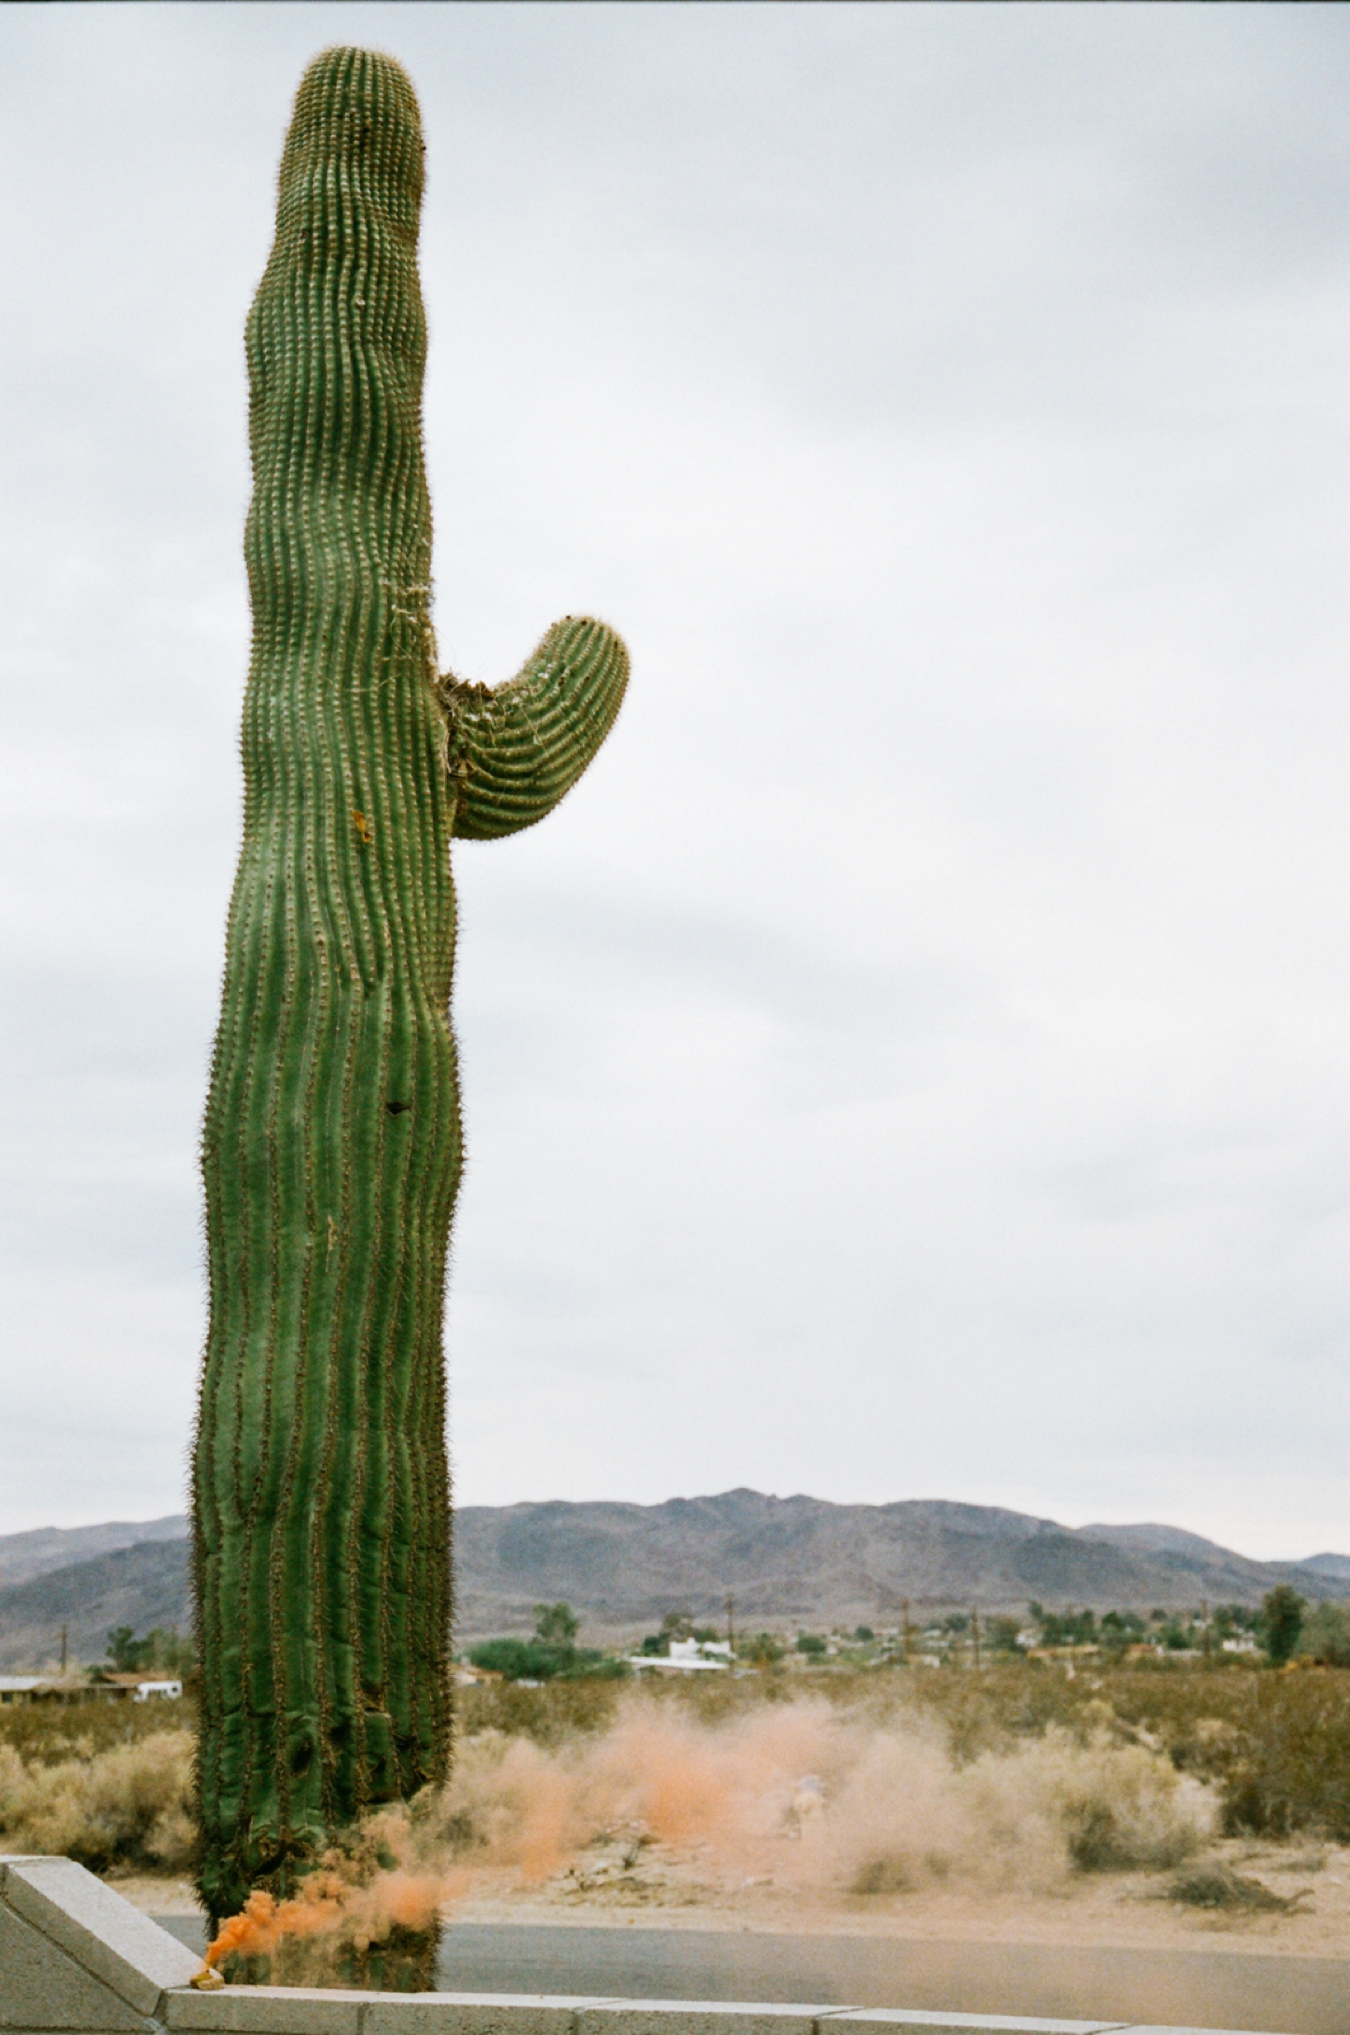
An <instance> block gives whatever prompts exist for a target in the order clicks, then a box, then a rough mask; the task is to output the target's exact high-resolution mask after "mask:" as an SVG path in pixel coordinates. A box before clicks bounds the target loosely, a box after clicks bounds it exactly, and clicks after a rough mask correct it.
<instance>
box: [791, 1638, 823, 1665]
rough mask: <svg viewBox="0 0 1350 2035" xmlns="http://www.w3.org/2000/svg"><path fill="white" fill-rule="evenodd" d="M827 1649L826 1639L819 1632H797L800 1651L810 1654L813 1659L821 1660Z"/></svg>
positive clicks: (798, 1649)
mask: <svg viewBox="0 0 1350 2035" xmlns="http://www.w3.org/2000/svg"><path fill="white" fill-rule="evenodd" d="M826 1650H827V1649H826V1645H825V1641H824V1640H823V1639H822V1638H821V1636H820V1634H819V1633H818V1632H799V1633H798V1634H797V1651H798V1653H805V1654H810V1655H811V1657H812V1658H813V1659H815V1660H819V1659H820V1658H821V1656H822V1655H823V1654H824V1653H825V1652H826Z"/></svg>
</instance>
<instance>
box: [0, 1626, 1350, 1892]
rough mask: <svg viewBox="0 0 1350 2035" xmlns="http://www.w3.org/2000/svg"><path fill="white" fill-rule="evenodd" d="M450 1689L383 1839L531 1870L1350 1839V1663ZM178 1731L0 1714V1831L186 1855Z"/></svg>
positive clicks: (165, 1725) (1148, 1853) (1046, 1864)
mask: <svg viewBox="0 0 1350 2035" xmlns="http://www.w3.org/2000/svg"><path fill="white" fill-rule="evenodd" d="M457 1694H458V1699H459V1701H458V1719H457V1727H456V1738H457V1746H456V1759H455V1764H454V1774H453V1778H452V1781H451V1783H450V1786H449V1788H448V1789H447V1790H446V1791H445V1792H443V1793H440V1794H433V1793H432V1792H431V1791H428V1793H427V1794H426V1796H425V1797H423V1798H421V1799H419V1800H418V1801H417V1802H416V1803H414V1804H413V1805H412V1807H411V1809H410V1810H408V1811H407V1812H406V1827H405V1828H404V1831H403V1840H404V1841H405V1842H406V1844H407V1845H408V1846H410V1847H411V1849H412V1851H413V1852H415V1853H416V1854H417V1856H418V1857H419V1858H420V1859H422V1860H424V1861H425V1860H430V1859H432V1858H434V1859H435V1860H437V1861H438V1862H439V1863H441V1864H452V1865H454V1866H456V1867H462V1868H464V1869H465V1870H467V1871H469V1872H472V1871H473V1869H474V1868H475V1867H476V1866H479V1865H493V1866H499V1867H509V1868H511V1869H513V1870H514V1871H515V1872H516V1873H517V1874H518V1875H519V1876H520V1878H521V1879H522V1880H524V1881H525V1882H526V1883H529V1882H531V1881H535V1882H537V1881H539V1880H540V1879H543V1878H546V1877H548V1876H549V1875H550V1874H554V1873H557V1872H562V1871H565V1870H566V1869H567V1867H568V1863H569V1861H570V1860H574V1859H575V1858H576V1857H577V1856H579V1855H580V1854H582V1853H583V1852H584V1851H585V1849H586V1847H587V1846H589V1845H592V1844H594V1843H595V1842H596V1841H597V1840H598V1839H599V1838H601V1837H604V1836H607V1835H609V1836H612V1835H613V1834H614V1833H615V1832H619V1833H620V1834H623V1833H627V1834H628V1836H629V1838H630V1839H631V1842H632V1844H633V1845H634V1846H637V1847H638V1848H640V1847H641V1846H642V1845H643V1844H647V1843H652V1842H667V1843H675V1844H680V1843H692V1844H694V1845H704V1846H711V1847H713V1849H714V1850H715V1851H719V1852H720V1854H722V1855H724V1856H725V1857H727V1858H730V1859H732V1860H733V1861H736V1862H739V1863H742V1864H744V1865H745V1866H746V1868H747V1869H751V1868H753V1867H754V1865H755V1863H756V1861H757V1860H758V1859H759V1858H760V1856H761V1855H762V1853H763V1850H764V1847H765V1846H766V1845H770V1846H771V1845H774V1844H778V1845H779V1849H780V1853H781V1851H782V1847H781V1838H782V1836H783V1834H784V1833H785V1832H786V1833H788V1834H789V1835H793V1836H795V1837H796V1838H797V1839H798V1840H799V1841H797V1842H794V1844H793V1845H792V1847H791V1854H790V1860H789V1867H788V1869H787V1870H788V1876H789V1877H790V1878H792V1880H793V1883H794V1884H800V1885H801V1886H802V1887H803V1888H804V1889H806V1888H811V1889H814V1890H815V1891H824V1890H829V1889H833V1890H835V1891H837V1892H841V1893H846V1894H847V1893H850V1892H851V1893H853V1894H868V1893H878V1894H879V1893H886V1892H890V1893H899V1892H902V1891H904V1890H905V1889H906V1888H910V1887H914V1886H918V1885H921V1884H923V1883H925V1881H928V1880H931V1879H932V1878H933V1877H935V1876H936V1877H943V1876H947V1875H951V1876H956V1877H963V1878H967V1879H970V1880H973V1881H975V1882H978V1883H981V1884H990V1883H1006V1882H1008V1881H1010V1880H1015V1881H1016V1882H1017V1883H1019V1884H1026V1885H1045V1884H1047V1883H1049V1882H1052V1881H1053V1880H1054V1879H1055V1878H1056V1877H1057V1876H1062V1875H1064V1874H1073V1873H1082V1872H1091V1871H1104V1870H1112V1869H1116V1868H1122V1869H1123V1868H1141V1867H1144V1868H1147V1867H1156V1868H1163V1867H1177V1866H1181V1865H1182V1864H1184V1863H1185V1862H1186V1861H1188V1860H1191V1859H1193V1858H1194V1857H1195V1856H1196V1855H1197V1854H1199V1853H1200V1852H1202V1851H1203V1849H1204V1846H1205V1844H1206V1843H1207V1842H1208V1840H1209V1839H1210V1838H1211V1837H1213V1836H1217V1835H1228V1836H1243V1835H1250V1836H1253V1837H1260V1838H1263V1839H1267V1840H1270V1839H1273V1840H1278V1839H1282V1838H1295V1837H1296V1838H1298V1839H1299V1840H1300V1841H1306V1840H1307V1839H1309V1838H1314V1837H1315V1838H1326V1839H1329V1840H1332V1841H1337V1842H1342V1843H1344V1842H1347V1841H1350V1674H1347V1673H1346V1672H1344V1671H1341V1670H1337V1669H1331V1668H1291V1669H1287V1670H1285V1671H1283V1672H1276V1671H1272V1670H1271V1669H1270V1668H1268V1667H1262V1668H1254V1667H1250V1666H1247V1665H1236V1664H1232V1663H1229V1664H1227V1665H1225V1666H1223V1667H1219V1666H1214V1667H1210V1668H1205V1667H1201V1666H1197V1665H1194V1664H1189V1663H1188V1664H1183V1665H1181V1666H1173V1665H1170V1664H1168V1663H1166V1662H1162V1661H1160V1662H1158V1663H1157V1664H1156V1665H1150V1664H1143V1665H1125V1666H1113V1665H1110V1664H1105V1665H1103V1666H1102V1667H1101V1668H1100V1670H1099V1671H1096V1672H1088V1671H1085V1670H1083V1669H1081V1668H1079V1669H1076V1670H1075V1672H1074V1673H1073V1674H1072V1675H1071V1674H1070V1673H1069V1672H1068V1668H1067V1666H1066V1665H1065V1664H1062V1663H1058V1662H1054V1661H1041V1660H1032V1661H1012V1660H1009V1661H1006V1662H998V1661H995V1662H993V1663H991V1664H989V1665H987V1666H986V1667H984V1668H983V1669H982V1670H981V1672H980V1673H978V1674H976V1673H973V1672H960V1671H953V1670H944V1671H942V1672H933V1671H931V1670H927V1669H910V1670H891V1671H880V1672H879V1671H876V1670H873V1671H870V1672H867V1671H862V1670H853V1669H836V1670H835V1671H833V1672H829V1673H826V1672H818V1671H815V1670H811V1671H808V1672H807V1673H806V1674H802V1673H791V1672H787V1671H785V1669H784V1668H783V1667H782V1666H781V1665H774V1666H771V1667H769V1668H767V1669H766V1670H765V1671H763V1672H760V1673H757V1674H754V1675H747V1676H735V1675H706V1676H699V1677H691V1678H689V1679H687V1680H684V1681H679V1682H674V1681H662V1682H660V1683H655V1684H652V1683H647V1682H645V1681H639V1682H629V1681H618V1680H614V1679H606V1678H603V1677H582V1676H576V1675H559V1676H557V1677H553V1678H550V1679H549V1680H548V1681H546V1682H544V1683H541V1684H540V1685H538V1686H529V1685H528V1684H527V1683H523V1682H520V1681H516V1682H512V1681H508V1680H502V1681H498V1682H489V1683H482V1684H479V1685H476V1686H473V1687H468V1688H462V1689H460V1690H459V1691H458V1692H457ZM194 1752H195V1717H194V1714H193V1709H192V1705H191V1703H190V1701H185V1702H184V1703H183V1704H182V1705H174V1706H173V1717H172V1721H171V1722H166V1718H165V1712H164V1710H163V1709H162V1708H159V1709H157V1708H153V1707H151V1706H148V1705H146V1706H142V1705H131V1704H119V1705H116V1706H100V1705H79V1706H72V1707H69V1708H64V1707H49V1706H37V1705H35V1706H32V1707H29V1708H22V1709H15V1710H13V1711H10V1712H7V1713H6V1714H4V1715H3V1717H0V1848H3V1849H5V1850H10V1851H14V1850H19V1851H22V1850H30V1851H52V1852H65V1853H68V1854H69V1855H70V1856H72V1857H75V1858H77V1859H80V1860H81V1861H82V1862H83V1863H85V1864H87V1865H88V1866H90V1867H91V1868H92V1869H93V1870H95V1871H99V1872H104V1873H118V1872H129V1871H137V1872H161V1873H184V1872H188V1871H190V1870H191V1869H192V1867H193V1864H194V1844H195V1838H194V1833H193V1826H192V1821H191V1788H192V1771H193V1759H194ZM776 1870H777V1871H778V1873H779V1878H780V1882H781V1881H782V1879H783V1874H784V1868H783V1865H782V1861H781V1856H780V1857H779V1860H778V1864H777V1866H776Z"/></svg>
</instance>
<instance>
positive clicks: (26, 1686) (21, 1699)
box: [0, 1675, 42, 1703]
mask: <svg viewBox="0 0 1350 2035" xmlns="http://www.w3.org/2000/svg"><path fill="white" fill-rule="evenodd" d="M41 1687H42V1677H41V1675H0V1703H31V1702H32V1700H33V1691H34V1690H35V1689H40V1688H41Z"/></svg>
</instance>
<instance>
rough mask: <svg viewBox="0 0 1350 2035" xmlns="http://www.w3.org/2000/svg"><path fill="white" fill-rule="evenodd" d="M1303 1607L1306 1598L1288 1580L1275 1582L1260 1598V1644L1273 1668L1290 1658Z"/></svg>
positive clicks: (1300, 1630) (1300, 1626) (1298, 1632)
mask: <svg viewBox="0 0 1350 2035" xmlns="http://www.w3.org/2000/svg"><path fill="white" fill-rule="evenodd" d="M1307 1608H1308V1604H1307V1599H1306V1598H1304V1597H1300V1596H1299V1594H1298V1591H1297V1590H1296V1589H1294V1587H1293V1585H1292V1584H1291V1583H1277V1584H1276V1585H1275V1588H1274V1589H1273V1590H1268V1591H1267V1592H1266V1594H1265V1596H1264V1597H1263V1598H1262V1599H1261V1639H1262V1644H1263V1645H1264V1647H1265V1649H1266V1652H1267V1654H1268V1655H1269V1656H1270V1659H1271V1661H1272V1662H1273V1663H1274V1665H1275V1666H1276V1667H1277V1668H1278V1667H1283V1666H1284V1663H1285V1662H1286V1661H1287V1660H1292V1659H1293V1655H1294V1649H1295V1648H1296V1647H1297V1645H1298V1642H1299V1635H1300V1634H1301V1632H1302V1631H1303V1614H1304V1612H1305V1611H1306V1610H1307Z"/></svg>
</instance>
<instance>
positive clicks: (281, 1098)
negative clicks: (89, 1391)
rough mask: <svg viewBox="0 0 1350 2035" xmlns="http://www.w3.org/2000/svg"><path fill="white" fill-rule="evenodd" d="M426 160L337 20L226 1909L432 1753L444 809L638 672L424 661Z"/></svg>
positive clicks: (213, 1530)
mask: <svg viewBox="0 0 1350 2035" xmlns="http://www.w3.org/2000/svg"><path fill="white" fill-rule="evenodd" d="M421 188H422V140H421V130H420V123H419V118H418V110H417V103H416V99H415V96H414V94H413V90H412V87H411V84H410V83H409V81H408V79H407V78H406V76H405V75H404V73H403V72H402V70H401V69H400V68H399V66H398V65H397V64H395V63H394V62H393V61H392V60H391V59H389V58H387V57H382V56H378V55H376V54H374V53H372V52H369V51H363V50H354V49H339V50H331V51H328V52H326V53H325V54H324V55H323V56H322V57H320V58H318V59H317V60H316V62H315V63H314V64H313V65H311V67H310V69H309V70H308V72H307V73H306V75H305V78H304V80H303V81H302V84H301V87H300V91H299V94H298V97H297V101H296V107H295V114H294V118H293V121H292V125H291V128H290V132H289V135H288V137H287V142H286V147H285V153H284V156H283V159H282V166H281V179H280V194H279V204H278V213H277V232H276V240H275V244H274V247H273V251H272V255H271V258H270V260H269V262H268V265H267V269H266V272H265V274H264V276H263V279H262V282H261V284H260V285H259V289H258V293H257V296H256V299H255V301H254V305H253V309H252V312H251V314H250V317H249V320H248V328H247V353H248V367H249V377H250V442H251V448H252V456H253V470H254V494H253V501H252V507H251V509H250V513H249V518H248V526H247V533H246V538H245V553H246V559H247V565H248V575H249V588H250V595H251V599H252V606H253V621H254V633H253V651H252V662H251V667H250V674H249V683H248V690H247V695H246V699H245V706H244V719H243V740H242V750H243V764H244V780H245V802H244V837H243V846H242V851H241V856H240V862H239V870H238V876H237V880H236V884H235V890H234V896H233V901H232V904H231V908H230V917H229V926H228V932H227V941H226V962H225V978H224V987H223V994H222V1008H221V1020H220V1027H219V1032H218V1035H217V1040H216V1047H215V1055H214V1062H213V1067H212V1075H211V1087H210V1096H209V1100H208V1104H207V1110H206V1119H205V1128H204V1134H203V1172H204V1179H205V1189H206V1210H207V1242H208V1256H209V1271H210V1326H209V1331H208V1338H207V1346H206V1353H205V1361H204V1368H203V1377H202V1386H201V1395H200V1402H199V1410H198V1423H197V1436H196V1451H195V1460H194V1483H193V1531H194V1579H195V1592H196V1613H197V1629H198V1641H199V1648H200V1658H201V1675H202V1686H201V1701H202V1718H201V1743H200V1753H199V1802H200V1815H201V1824H202V1865H201V1872H200V1888H201V1893H202V1896H203V1899H204V1901H205V1904H206V1906H207V1908H208V1910H209V1912H210V1913H211V1914H213V1915H215V1916H222V1915H226V1914H231V1913H234V1912H235V1911H236V1910H237V1909H238V1908H240V1907H241V1906H242V1904H243V1902H244V1900H245V1899H246V1898H247V1896H248V1894H249V1892H250V1891H251V1890H253V1889H254V1888H257V1887H259V1886H265V1887H268V1888H269V1889H271V1890H272V1891H275V1892H278V1893H286V1892H289V1891H290V1890H291V1889H292V1887H293V1885H294V1883H295V1881H296V1879H297V1877H298V1876H299V1875H300V1874H302V1873H303V1871H304V1870H305V1869H306V1868H307V1867H308V1866H309V1865H312V1864H313V1863H314V1861H315V1860H316V1858H317V1857H318V1856H319V1855H320V1854H321V1853H322V1851H323V1850H324V1848H325V1847H326V1846H327V1845H328V1844H330V1843H331V1842H332V1841H333V1839H334V1838H335V1837H338V1836H340V1835H341V1833H342V1832H343V1831H344V1830H346V1829H348V1828H350V1827H351V1826H352V1825H353V1824H355V1823H356V1822H357V1821H358V1820H359V1819H360V1817H361V1815H362V1814H363V1813H364V1812H365V1811H366V1810H367V1809H369V1808H371V1807H373V1806H375V1805H377V1804H380V1803H385V1802H390V1801H394V1800H397V1799H400V1798H403V1799H406V1798H408V1797H410V1796H411V1795H413V1794H414V1793H415V1792H416V1791H417V1790H418V1789H419V1788H421V1787H423V1786H425V1785H426V1784H428V1783H437V1782H440V1781H442V1780H443V1779H444V1777H445V1774H446V1770H447V1761H448V1752H449V1722H450V1713H449V1685H448V1674H447V1662H448V1646H449V1621H450V1539H449V1536H450V1516H449V1485H448V1470H447V1461H446V1446H445V1387H444V1367H443V1358H442V1348H441V1336H442V1328H441V1318H442V1307H443V1297H444V1278H445V1264H446V1252H447V1244H448V1237H449V1228H450V1220H451V1215H452V1211H453V1205H454V1198H455V1189H456V1184H457V1181H458V1177H459V1169H460V1125H459V1106H458V1088H457V1081H456V1068H455V1047H454V1040H453V1036H452V1034H451V1030H450V1024H449V1014H448V1006H449V993H450V980H451V971H452V965H453V957H454V930H455V907H454V893H453V889H452V886H451V879H450V866H449V847H450V840H451V837H452V835H453V834H455V833H456V832H459V833H463V834H473V835H476V836H478V837H479V838H483V837H487V836H490V835H492V834H497V833H507V832H511V831H513V830H514V829H515V828H517V827H519V826H522V825H528V824H530V823H531V822H532V821H533V820H535V819H537V818H539V817H541V816H542V813H543V812H545V811H546V810H548V808H549V807H550V806H551V805H552V804H554V803H556V801H557V799H558V798H559V797H560V796H561V795H562V793H563V792H564V791H565V790H566V789H567V788H568V786H569V785H570V784H571V783H572V782H574V781H575V778H576V777H577V776H578V775H579V774H580V771H581V769H583V768H584V767H585V763H586V762H587V761H589V759H590V756H591V755H593V754H594V751H595V749H596V748H597V747H598V746H599V742H600V741H601V740H602V739H603V736H604V734H605V732H606V731H607V729H608V726H609V724H610V722H611V721H612V719H613V716H614V713H615V712H616V711H617V708H618V704H619V699H620V697H621V696H622V692H623V687H624V683H625V680H626V675H627V658H626V655H625V653H624V650H623V646H622V644H621V643H620V642H619V639H618V638H617V637H616V636H614V635H613V633H612V631H610V630H608V629H607V628H605V627H604V626H603V625H602V624H599V623H593V622H587V621H571V620H569V621H567V622H564V623H561V624H559V625H558V626H557V627H556V628H555V629H554V630H553V631H552V632H550V635H549V636H548V637H547V638H546V639H545V642H544V644H543V645H541V647H540V650H539V652H538V653H536V656H535V658H534V659H533V660H532V662H531V663H530V664H529V665H527V666H526V668H525V670H524V672H523V673H522V674H521V676H520V678H519V679H517V680H516V681H514V682H513V683H512V684H511V685H508V686H503V687H501V688H499V689H498V690H497V691H496V692H489V691H487V690H486V689H484V688H479V687H468V686H462V685H460V684H458V682H457V681H455V680H453V679H440V678H438V676H437V672H436V663H435V647H434V640H433V636H432V630H431V625H430V619H429V603H430V581H431V514H430V506H429V502H428V496H427V488H426V479H425V474H424V468H423V459H422V439H421V394H422V374H423V365H424V357H425V323H424V318H423V311H422V304H421V296H420V291H419V286H418V278H417V266H416V249H417V227H418V216H419V210H420V202H421Z"/></svg>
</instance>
